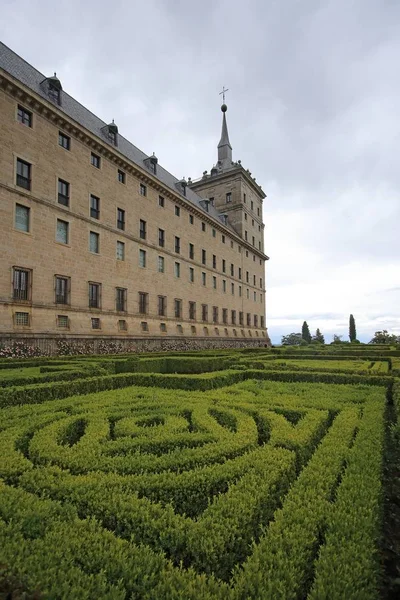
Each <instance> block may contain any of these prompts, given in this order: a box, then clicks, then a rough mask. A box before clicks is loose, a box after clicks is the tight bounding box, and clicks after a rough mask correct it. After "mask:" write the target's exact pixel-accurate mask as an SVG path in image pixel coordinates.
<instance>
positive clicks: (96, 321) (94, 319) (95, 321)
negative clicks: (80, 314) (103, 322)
mask: <svg viewBox="0 0 400 600" xmlns="http://www.w3.org/2000/svg"><path fill="white" fill-rule="evenodd" d="M90 320H91V323H92V329H101V327H100V319H99V318H98V317H92V318H91V319H90Z"/></svg>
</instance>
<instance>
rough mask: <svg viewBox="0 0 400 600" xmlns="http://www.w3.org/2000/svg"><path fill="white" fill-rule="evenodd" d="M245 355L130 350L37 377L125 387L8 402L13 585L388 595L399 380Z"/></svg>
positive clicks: (54, 594) (4, 467)
mask: <svg viewBox="0 0 400 600" xmlns="http://www.w3.org/2000/svg"><path fill="white" fill-rule="evenodd" d="M249 354H250V353H238V354H235V353H231V354H227V355H224V357H223V360H222V359H218V357H217V358H216V359H212V360H213V361H214V363H215V365H214V366H217V367H222V369H223V370H222V371H220V372H216V371H209V369H210V362H211V361H210V358H209V357H208V358H207V357H206V360H207V365H206V363H204V364H203V366H206V369H205V368H203V366H199V365H198V366H197V368H196V366H195V362H194V361H195V360H196V357H195V356H193V357H192V358H193V362H191V361H190V360H189V358H190V357H185V356H182V364H181V368H179V364H178V363H179V357H175V358H174V359H172V360H173V361H175V362H172V363H171V364H172V366H171V364H169V365H167V362H168V361H164V362H163V360H160V358H161V359H163V357H158V358H157V357H155V358H154V359H149V358H148V357H144V358H143V359H142V360H143V362H145V361H147V366H146V368H145V370H146V371H147V369H148V363H149V361H151V360H153V363H154V364H157V365H158V369H159V371H161V372H159V373H158V374H157V373H152V372H151V371H147V372H140V369H139V368H138V365H137V364H135V362H138V361H131V363H132V364H131V366H129V365H126V364H125V363H126V362H128V361H130V359H129V358H125V357H124V358H121V359H118V361H117V362H119V361H122V363H124V364H123V366H121V365H120V370H118V369H119V368H118V367H117V368H115V361H113V360H110V361H109V363H110V364H109V365H108V366H107V365H106V366H104V365H103V366H101V365H100V366H99V365H97V366H96V365H94V366H93V365H92V367H93V368H101V369H102V371H101V373H100V372H99V375H98V376H96V375H94V374H93V372H91V373H90V376H88V377H84V378H82V379H79V378H77V379H76V380H73V379H71V380H69V379H68V375H67V373H68V371H70V369H65V368H64V369H63V372H64V375H65V376H66V377H67V379H65V380H64V381H61V382H60V381H56V382H54V383H53V382H48V383H46V384H45V383H41V384H32V386H31V388H30V389H32V390H33V389H34V388H35V386H36V387H39V389H41V390H42V389H45V387H46V385H47V386H51V385H57V386H60V385H70V386H71V388H72V387H73V386H79V385H80V383H79V382H80V381H82V385H83V384H84V385H85V386H87V387H88V382H95V381H96V380H101V381H103V382H110V381H119V382H120V383H121V385H120V387H121V388H122V389H118V386H115V387H114V388H112V387H108V388H106V389H103V391H95V390H94V393H85V391H90V389H89V390H88V389H87V388H85V390H83V391H82V389H78V387H76V389H78V392H79V394H80V395H75V396H71V395H70V396H68V397H63V396H61V397H59V398H57V396H53V398H54V399H52V400H48V399H47V398H46V397H45V394H43V393H42V392H40V401H39V402H35V403H30V400H31V399H32V398H30V396H29V393H30V392H29V390H28V393H27V400H28V402H27V403H25V404H24V403H23V396H22V394H21V395H19V396H18V398H19V402H18V403H17V404H18V405H15V406H13V405H12V404H13V403H8V405H7V403H6V402H5V403H4V404H3V408H2V409H1V412H0V418H1V423H0V479H1V481H0V565H2V566H3V565H4V568H3V581H4V582H5V583H4V584H3V585H4V586H5V585H6V584H7V582H8V585H9V586H11V587H12V586H14V587H15V586H17V587H18V586H19V588H20V589H22V590H24V591H25V592H26V594H27V595H26V596H25V597H27V598H29V597H32V598H33V597H34V594H35V593H37V594H39V596H38V597H43V598H88V599H89V598H145V599H146V598H154V599H156V598H157V599H160V598H166V599H168V598H170V599H171V600H172V599H178V598H182V599H183V598H185V599H191V598H193V599H197V598H204V599H208V598H210V599H211V598H213V599H216V600H217V599H219V598H224V599H225V598H226V599H228V600H229V599H232V600H245V599H260V600H261V599H269V598H272V599H275V598H277V599H278V598H279V599H281V598H282V599H286V598H288V599H289V598H293V599H295V598H298V599H300V598H309V599H310V600H317V599H319V598H326V599H328V598H329V599H331V598H333V599H336V598H337V599H339V598H340V599H342V598H346V599H348V598H349V599H352V598H354V599H359V598H363V599H364V598H367V599H368V598H371V599H373V598H378V597H379V587H380V582H381V572H380V559H379V540H380V537H381V530H382V523H381V521H382V494H383V490H382V460H383V454H384V435H385V414H386V413H385V411H386V407H387V399H388V398H389V399H390V394H392V395H393V397H394V398H395V399H397V398H398V392H399V390H398V385H399V384H398V383H397V381H396V380H395V379H393V378H391V377H390V376H388V375H389V374H388V373H386V376H385V377H382V378H380V377H379V378H378V377H377V376H376V377H375V379H374V378H373V377H367V375H359V376H356V379H354V381H353V384H352V385H349V384H348V383H347V384H346V380H343V382H344V383H345V384H342V383H341V384H338V383H323V382H321V381H323V379H321V380H320V381H319V380H318V379H316V378H315V377H318V376H319V375H320V374H314V373H309V372H307V371H305V372H304V373H303V377H304V379H303V380H302V381H299V380H296V381H291V380H287V381H274V380H271V379H268V376H269V374H270V372H269V370H268V369H264V370H263V369H261V368H259V369H246V361H247V360H248V359H249ZM264 355H265V356H264V358H265V357H266V356H268V355H267V354H266V353H265V352H264ZM256 358H257V360H260V361H261V362H263V361H262V352H260V356H259V357H258V356H257V357H254V359H256ZM285 360H286V358H285ZM185 361H186V362H185ZM218 361H220V362H218ZM83 362H84V361H83ZM87 362H91V361H87ZM139 362H140V361H139ZM200 362H201V361H200ZM265 362H268V360H265ZM122 363H121V364H122ZM134 364H135V366H134ZM110 365H111V366H110ZM240 365H241V368H239V367H240ZM47 366H49V365H47ZM58 366H62V365H58ZM56 367H57V365H54V368H55V372H56V373H59V372H60V371H58V370H57V369H56ZM73 367H74V368H73V369H71V370H72V371H73V370H74V369H76V370H77V371H78V372H82V371H85V369H84V368H83V366H82V365H81V363H80V361H78V363H77V364H75V365H73ZM128 369H132V371H129V370H128ZM61 370H62V369H61ZM179 371H181V373H180V374H179ZM51 372H52V369H50V373H51ZM276 373H277V375H279V370H277V371H276ZM0 374H1V371H0ZM272 374H273V372H272ZM285 375H287V374H285ZM299 375H301V372H298V373H297V374H296V373H295V376H299ZM321 375H324V374H323V373H322V374H321ZM328 375H329V377H332V376H334V374H332V373H328ZM342 376H343V375H342ZM131 377H137V378H139V377H140V378H142V381H145V386H144V387H143V386H140V385H133V386H132V385H129V384H131V383H132V381H131V380H130V379H129V378H131ZM157 377H158V378H157ZM344 377H353V376H352V375H349V376H346V375H344ZM363 377H364V380H363ZM116 378H118V379H116ZM307 378H308V380H307ZM182 381H184V382H186V384H185V386H186V389H176V387H175V385H177V383H178V382H182ZM204 381H206V382H212V383H213V385H212V386H211V387H208V388H207V387H202V385H203V384H202V383H201V382H204ZM338 381H342V380H341V379H340V378H339V380H338ZM363 381H365V382H368V383H369V385H366V384H364V383H363ZM149 382H151V384H150V385H149ZM166 382H170V383H171V382H172V384H171V386H170V388H168V387H166V385H165V384H166ZM193 382H197V383H193ZM199 382H200V383H199ZM373 382H375V385H371V383H373ZM136 383H140V379H138V380H137V381H136ZM125 384H126V385H125ZM393 384H394V385H393ZM101 385H103V384H101ZM40 386H42V387H40ZM98 386H99V388H96V389H100V390H101V389H102V388H101V386H100V384H98ZM89 387H90V386H89ZM17 389H19V388H18V387H10V388H8V387H7V389H4V390H3V391H2V393H3V394H6V393H9V394H12V393H14V390H17ZM188 390H190V391H188ZM14 397H17V396H15V395H14ZM3 398H6V396H5V395H4V396H3ZM396 402H397V403H396V407H397V406H398V405H399V401H398V400H396ZM338 574H340V576H339V575H338ZM1 589H2V588H1V587H0V591H1Z"/></svg>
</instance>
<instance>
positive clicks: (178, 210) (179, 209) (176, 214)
mask: <svg viewBox="0 0 400 600" xmlns="http://www.w3.org/2000/svg"><path fill="white" fill-rule="evenodd" d="M175 216H176V217H180V216H181V208H180V206H176V204H175Z"/></svg>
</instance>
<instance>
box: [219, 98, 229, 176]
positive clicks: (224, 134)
mask: <svg viewBox="0 0 400 600" xmlns="http://www.w3.org/2000/svg"><path fill="white" fill-rule="evenodd" d="M221 110H222V113H223V115H224V116H223V117H222V131H221V139H220V142H219V144H218V163H219V164H220V165H221V167H222V169H224V168H227V167H230V166H231V163H232V146H231V143H230V141H229V134H228V125H227V123H226V111H227V110H228V107H227V106H226V104H223V105H222V106H221Z"/></svg>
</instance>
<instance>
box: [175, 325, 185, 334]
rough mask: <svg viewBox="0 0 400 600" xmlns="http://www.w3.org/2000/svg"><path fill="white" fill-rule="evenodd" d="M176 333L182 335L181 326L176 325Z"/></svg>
mask: <svg viewBox="0 0 400 600" xmlns="http://www.w3.org/2000/svg"><path fill="white" fill-rule="evenodd" d="M176 331H177V332H178V333H179V334H182V333H183V327H182V325H180V324H178V325H177V326H176Z"/></svg>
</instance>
